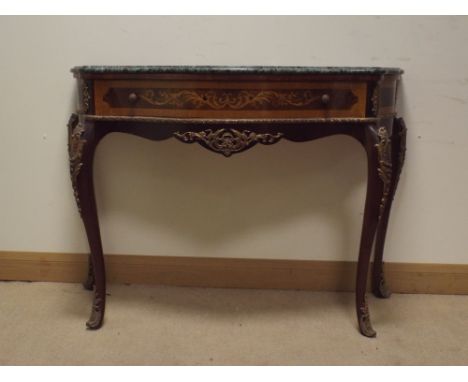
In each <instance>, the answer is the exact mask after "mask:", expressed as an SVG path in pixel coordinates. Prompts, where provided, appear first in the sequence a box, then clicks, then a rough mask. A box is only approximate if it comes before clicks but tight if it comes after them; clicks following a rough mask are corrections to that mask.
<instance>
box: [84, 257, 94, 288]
mask: <svg viewBox="0 0 468 382" xmlns="http://www.w3.org/2000/svg"><path fill="white" fill-rule="evenodd" d="M83 287H84V288H85V289H87V290H93V288H94V269H93V259H92V258H91V255H89V256H88V276H87V277H86V281H85V282H84V283H83Z"/></svg>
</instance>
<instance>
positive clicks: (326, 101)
mask: <svg viewBox="0 0 468 382" xmlns="http://www.w3.org/2000/svg"><path fill="white" fill-rule="evenodd" d="M329 102H330V96H329V95H328V94H324V95H323V96H322V103H323V104H324V105H328V103H329Z"/></svg>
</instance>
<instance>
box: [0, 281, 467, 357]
mask: <svg viewBox="0 0 468 382" xmlns="http://www.w3.org/2000/svg"><path fill="white" fill-rule="evenodd" d="M108 294H109V295H108V301H107V308H106V319H105V323H104V326H103V327H102V328H101V329H100V330H98V331H90V330H86V329H85V321H86V320H87V318H88V313H89V311H90V308H91V296H92V295H91V293H90V292H89V291H86V290H84V289H83V288H82V287H81V285H78V284H62V283H42V282H40V283H39V282H35V283H28V282H0V365H466V364H468V346H467V343H468V330H467V329H468V296H438V295H403V294H394V295H392V297H391V298H390V299H387V300H381V299H377V298H375V297H373V296H371V295H369V298H368V300H369V305H370V310H371V318H372V322H373V325H374V329H375V330H376V331H377V338H374V339H369V338H365V337H363V336H361V335H360V334H359V332H358V330H357V324H356V317H355V312H354V295H353V294H352V293H331V292H330V293H329V292H310V291H292V290H289V291H286V290H250V289H206V288H180V287H166V286H154V285H117V284H115V285H109V287H108Z"/></svg>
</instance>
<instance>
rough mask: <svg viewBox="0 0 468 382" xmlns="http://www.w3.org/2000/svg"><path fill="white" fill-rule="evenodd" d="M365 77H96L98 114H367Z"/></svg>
mask: <svg viewBox="0 0 468 382" xmlns="http://www.w3.org/2000/svg"><path fill="white" fill-rule="evenodd" d="M366 97H367V83H366V82H342V81H340V82H330V81H323V82H310V81H309V82H307V81H305V82H302V81H301V82H299V81H298V82H294V81H284V82H281V81H278V82H271V81H268V82H263V81H240V82H234V81H210V80H200V81H180V80H96V81H95V82H94V110H95V114H97V115H111V116H148V117H174V118H266V119H268V118H282V117H288V118H362V117H365V114H366Z"/></svg>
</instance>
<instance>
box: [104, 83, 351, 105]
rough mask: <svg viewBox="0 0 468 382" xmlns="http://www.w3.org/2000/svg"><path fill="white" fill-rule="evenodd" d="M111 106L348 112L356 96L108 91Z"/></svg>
mask: <svg viewBox="0 0 468 382" xmlns="http://www.w3.org/2000/svg"><path fill="white" fill-rule="evenodd" d="M104 101H105V102H107V103H108V104H109V105H110V106H111V107H138V108H160V109H174V108H183V109H204V110H259V109H273V110H274V109H286V110H288V109H322V108H325V107H327V108H330V109H348V108H350V107H352V106H353V105H354V104H355V103H356V102H357V101H358V97H357V96H356V95H355V94H354V93H353V92H352V90H349V89H269V90H262V89H252V90H244V89H157V88H154V89H138V88H110V89H109V90H108V91H107V93H106V94H105V95H104Z"/></svg>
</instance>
